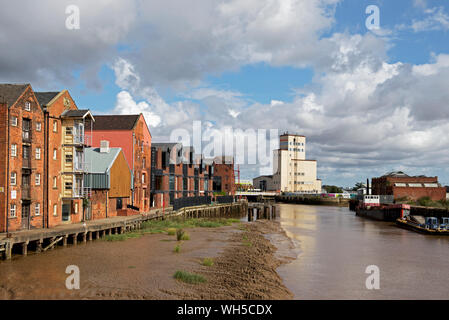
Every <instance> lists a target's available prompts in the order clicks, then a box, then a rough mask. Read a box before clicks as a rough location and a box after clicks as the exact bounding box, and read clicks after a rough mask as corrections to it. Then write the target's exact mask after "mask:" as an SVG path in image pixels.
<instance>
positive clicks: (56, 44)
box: [0, 0, 449, 186]
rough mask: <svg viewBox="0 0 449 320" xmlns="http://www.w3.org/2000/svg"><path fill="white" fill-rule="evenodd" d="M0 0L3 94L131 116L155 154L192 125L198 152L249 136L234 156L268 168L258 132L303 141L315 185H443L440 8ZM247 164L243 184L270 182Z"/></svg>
mask: <svg viewBox="0 0 449 320" xmlns="http://www.w3.org/2000/svg"><path fill="white" fill-rule="evenodd" d="M1 1H2V2H5V3H3V5H2V10H1V11H0V47H1V48H2V49H1V50H0V82H2V83H31V85H32V86H33V89H34V90H36V91H59V90H62V89H68V90H69V92H70V93H71V95H72V96H73V98H74V99H75V101H76V103H77V105H78V107H79V108H83V109H87V108H88V109H91V110H92V111H93V112H94V114H130V113H131V114H137V113H143V114H144V116H145V118H146V120H147V123H148V125H149V129H150V132H151V134H152V136H153V141H158V142H161V141H168V140H169V139H170V138H173V136H174V133H177V132H189V133H190V135H191V137H193V135H194V132H193V127H194V124H193V123H194V121H201V129H202V134H203V135H204V137H205V138H204V139H205V140H207V137H210V136H212V137H218V136H219V135H220V134H221V135H222V136H229V135H226V134H225V133H224V132H225V131H224V130H225V128H229V127H231V128H232V129H233V130H234V131H233V132H237V131H238V130H254V132H259V133H260V134H261V135H263V137H264V138H263V140H264V141H262V140H257V141H255V142H254V141H250V140H249V141H247V145H246V148H247V149H248V150H249V151H248V152H249V153H251V152H252V153H257V150H258V151H259V154H262V155H263V154H266V155H265V157H268V158H271V157H272V149H273V148H276V147H277V145H276V141H277V140H278V137H277V136H276V135H274V134H273V135H270V131H269V130H270V129H276V130H277V132H279V133H283V132H285V131H289V132H295V133H299V134H302V135H306V136H307V148H306V150H307V158H308V159H316V160H317V161H318V177H319V178H320V179H322V180H323V184H331V185H339V186H353V185H354V184H355V183H356V182H358V181H366V178H368V177H375V176H380V175H382V174H384V173H386V172H389V171H394V170H402V171H405V172H406V173H408V174H410V175H421V174H424V175H432V176H439V180H440V182H441V183H442V184H445V185H449V170H448V168H447V163H448V161H449V135H448V132H449V122H448V118H449V105H448V104H449V90H448V88H449V33H448V32H449V4H448V3H447V1H446V0H433V1H431V0H394V1H391V0H369V1H365V0H196V1H185V0H165V1H144V0H99V1H95V2H94V1H88V0H82V1H76V0H70V1H65V0H61V1H50V0H48V1H47V0H41V1H32V0H20V1H14V2H12V1H8V2H6V1H5V0H1ZM70 5H75V6H76V7H77V8H78V9H79V28H77V27H75V28H73V27H70V26H76V23H75V22H76V21H77V20H76V17H75V16H74V15H73V14H74V11H70V10H69V11H66V9H67V7H68V6H70ZM370 5H375V6H377V8H378V9H379V28H376V29H372V28H367V25H366V20H367V19H369V17H370V16H371V13H372V12H371V11H368V14H367V12H366V9H367V7H368V6H370ZM25 17H26V18H25ZM74 17H75V18H74ZM370 21H371V20H370ZM67 23H69V27H67V26H68V24H67ZM74 23H75V24H74ZM180 130H181V131H180ZM264 130H266V132H265V131H264ZM247 132H248V131H247ZM231 136H232V135H231ZM211 141H212V140H211ZM206 142H207V141H206ZM262 142H263V143H262ZM191 143H192V141H191ZM206 144H207V143H206ZM203 147H204V143H203ZM213 151H215V152H216V153H215V154H213V153H210V155H218V154H220V152H221V151H219V148H218V147H217V148H215V149H214V150H213ZM223 152H224V151H223ZM225 153H226V152H225ZM207 155H209V154H207ZM247 158H248V159H246V160H245V161H243V163H242V165H241V166H240V170H241V178H246V179H252V178H254V177H256V176H258V175H260V174H270V173H271V170H272V168H271V164H270V163H268V164H267V163H266V161H263V160H264V159H263V158H264V157H262V156H258V157H257V158H256V161H255V162H252V161H249V158H250V157H249V155H248V157H247Z"/></svg>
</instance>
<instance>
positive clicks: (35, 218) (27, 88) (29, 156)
mask: <svg viewBox="0 0 449 320" xmlns="http://www.w3.org/2000/svg"><path fill="white" fill-rule="evenodd" d="M44 130H45V128H44V113H43V111H42V109H41V107H40V105H39V102H38V100H37V98H36V96H35V94H34V91H33V89H32V88H31V85H29V84H0V232H10V231H16V230H20V229H30V228H42V227H44V226H45V221H44V174H45V172H44V167H45V166H44V164H45V153H44Z"/></svg>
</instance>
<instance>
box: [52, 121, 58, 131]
mask: <svg viewBox="0 0 449 320" xmlns="http://www.w3.org/2000/svg"><path fill="white" fill-rule="evenodd" d="M53 132H58V122H57V121H56V120H53Z"/></svg>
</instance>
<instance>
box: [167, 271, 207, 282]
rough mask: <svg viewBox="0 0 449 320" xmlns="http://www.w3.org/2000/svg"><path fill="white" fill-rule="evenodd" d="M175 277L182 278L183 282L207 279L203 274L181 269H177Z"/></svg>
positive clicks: (204, 280)
mask: <svg viewBox="0 0 449 320" xmlns="http://www.w3.org/2000/svg"><path fill="white" fill-rule="evenodd" d="M173 277H174V278H175V279H176V280H180V281H182V282H185V283H190V284H198V283H204V282H206V281H207V280H206V279H205V278H204V277H203V276H202V275H199V274H195V273H190V272H187V271H181V270H178V271H176V272H175V274H174V275H173Z"/></svg>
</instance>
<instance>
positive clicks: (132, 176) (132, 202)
mask: <svg viewBox="0 0 449 320" xmlns="http://www.w3.org/2000/svg"><path fill="white" fill-rule="evenodd" d="M134 137H135V133H134V132H133V172H132V174H131V179H132V180H131V183H132V186H133V188H132V198H131V205H132V206H134V188H135V186H134Z"/></svg>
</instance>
